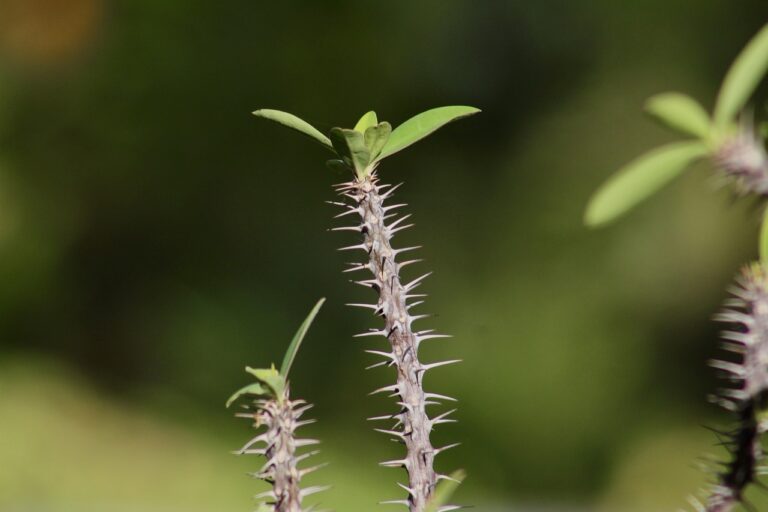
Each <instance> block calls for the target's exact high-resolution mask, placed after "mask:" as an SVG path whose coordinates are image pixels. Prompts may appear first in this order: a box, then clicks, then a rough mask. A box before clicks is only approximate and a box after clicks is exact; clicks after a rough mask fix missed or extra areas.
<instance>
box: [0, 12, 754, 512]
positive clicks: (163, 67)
mask: <svg viewBox="0 0 768 512" xmlns="http://www.w3.org/2000/svg"><path fill="white" fill-rule="evenodd" d="M765 21H766V5H765V2H764V0H645V1H643V2H625V1H616V0H590V1H586V0H581V1H578V0H546V1H536V2H533V1H492V0H488V1H478V0H475V1H470V0H461V1H460V0H442V1H440V0H427V1H420V2H406V1H401V0H396V1H389V2H362V1H358V2H350V1H341V0H325V1H309V0H307V1H292V0H283V1H281V2H254V1H246V0H230V1H227V2H208V1H202V0H185V1H180V0H176V1H173V0H165V1H158V0H113V1H109V0H0V510H2V511H3V512H21V511H25V512H26V511H35V512H41V511H44V512H48V511H51V512H60V511H77V512H89V511H94V512H96V511H99V512H101V511H142V512H155V511H157V512H166V511H168V512H170V511H182V510H183V511H185V512H197V511H212V510H216V511H223V512H230V511H231V512H234V511H238V510H250V509H251V508H252V501H251V496H252V495H253V494H255V493H257V492H260V491H262V490H263V486H262V485H261V484H260V483H259V482H256V481H251V480H250V479H249V478H248V477H247V476H245V472H246V471H248V470H254V469H256V468H257V467H258V466H259V462H260V461H258V460H256V459H247V458H237V457H234V456H233V455H231V454H230V453H229V451H230V450H232V449H235V448H238V447H239V446H240V444H241V443H242V442H243V441H244V440H246V439H247V438H248V436H249V435H250V431H249V429H248V425H247V424H246V423H244V422H240V421H238V420H235V419H233V418H232V417H231V412H230V411H226V410H225V409H224V401H225V400H226V398H227V396H228V395H229V393H230V392H231V391H233V390H234V389H236V388H237V387H239V386H240V385H242V384H244V383H245V382H247V381H248V378H247V376H246V374H245V373H244V372H243V371H242V370H243V367H244V366H245V365H246V364H250V365H264V364H268V363H269V362H270V361H279V359H280V357H281V356H282V353H283V350H284V348H285V346H286V344H287V343H288V341H289V340H290V337H291V335H292V333H293V331H294V330H295V328H296V327H297V326H298V324H299V322H300V321H301V320H302V319H303V318H304V316H305V314H306V312H307V311H308V310H309V308H310V306H311V305H312V304H313V303H314V301H315V300H316V299H317V298H318V297H320V296H326V297H328V302H327V304H326V306H325V307H324V309H323V311H322V312H321V314H320V316H319V317H318V319H317V321H316V323H315V325H314V327H313V329H312V331H311V332H310V335H309V336H308V338H307V340H306V342H305V345H304V347H303V348H302V352H301V353H300V354H299V357H298V359H297V362H296V365H295V367H294V370H293V377H294V385H293V388H294V394H295V395H297V396H301V397H304V398H306V399H308V400H310V401H312V402H315V403H316V404H317V405H316V408H315V416H316V417H317V418H318V419H319V422H318V423H317V424H316V425H313V426H312V427H308V428H307V433H309V434H311V435H313V436H319V437H321V438H322V439H323V440H324V450H323V453H322V455H321V456H320V457H319V458H321V459H323V460H325V461H328V462H331V463H332V464H331V466H330V467H329V468H328V469H325V470H323V471H321V472H318V473H317V474H316V476H314V477H313V481H315V482H318V483H328V484H332V485H333V486H334V487H333V490H332V491H330V492H328V493H326V494H325V495H321V498H320V500H321V501H322V503H323V504H324V505H326V506H328V507H331V508H334V509H336V510H339V511H342V512H343V511H352V510H354V511H360V510H374V509H375V508H376V505H374V503H376V502H377V501H380V500H384V499H394V498H397V497H400V496H401V494H402V491H401V490H400V489H399V488H397V487H396V486H395V485H394V481H395V480H396V478H397V477H398V476H402V475H398V473H396V472H395V471H394V470H390V469H383V468H379V467H377V466H376V462H377V461H380V460H384V458H391V456H393V455H395V454H397V453H398V450H399V447H398V446H396V445H392V443H389V442H388V441H387V440H386V439H385V438H384V437H383V436H381V435H380V434H377V433H374V432H373V431H372V430H371V428H370V425H369V424H366V422H365V421H364V419H363V418H365V417H367V416H371V415H376V414H382V413H384V412H386V411H389V410H391V409H392V407H393V405H392V403H391V402H390V401H388V400H387V399H369V398H368V397H366V394H367V393H368V392H369V391H370V390H372V389H374V388H375V387H378V386H379V385H382V384H383V383H386V382H388V381H389V380H390V379H391V375H390V374H389V373H387V372H386V371H381V370H379V371H373V372H365V371H363V368H364V367H365V366H366V365H368V364H370V359H369V357H368V356H367V355H366V354H364V353H363V352H362V350H361V347H362V345H361V344H359V343H355V342H353V341H352V339H351V336H352V335H353V334H354V333H356V332H359V331H361V330H364V329H366V328H368V327H373V326H376V325H378V324H377V323H376V319H373V318H370V317H368V316H367V315H366V314H365V313H364V312H360V311H357V310H352V309H350V308H346V307H345V306H344V303H346V302H357V301H359V300H360V299H364V298H370V295H369V294H368V293H366V290H363V289H359V290H358V289H356V288H358V287H355V286H353V285H350V284H349V283H348V282H347V280H348V277H347V275H343V276H342V274H341V273H340V270H341V269H342V268H343V266H344V263H345V262H346V261H348V259H347V258H348V256H347V255H346V254H342V253H338V252H336V250H335V249H336V248H337V247H340V246H342V245H348V244H349V243H352V242H351V240H353V239H352V238H350V237H347V236H345V235H343V234H338V233H328V232H327V229H328V228H330V227H332V226H333V225H334V223H333V222H332V221H331V216H332V215H333V214H335V213H337V211H336V210H334V208H333V207H331V206H329V205H327V204H325V203H324V201H326V200H333V199H334V195H333V192H332V189H331V184H333V183H337V182H339V181H342V180H343V179H345V176H340V175H335V174H334V173H332V172H331V171H328V170H327V169H326V168H325V167H324V165H323V162H324V160H325V158H326V157H327V155H326V153H324V151H323V150H322V148H320V147H319V146H317V145H315V144H312V143H311V142H308V141H307V140H305V139H302V138H301V137H298V136H296V135H295V134H294V133H290V132H289V131H288V130H285V129H282V128H279V127H277V126H274V125H271V124H269V123H266V122H264V121H259V120H257V119H255V118H253V117H252V116H251V115H250V112H251V111H252V110H254V109H256V108H259V107H271V108H279V109H284V110H288V111H290V112H294V113H296V114H298V115H301V116H302V117H304V118H306V119H308V120H310V121H311V122H313V123H314V124H315V125H317V126H319V127H320V128H321V129H323V130H326V129H328V128H330V127H331V126H336V125H344V126H350V125H352V124H354V122H355V121H356V119H357V118H358V116H359V115H361V114H362V113H363V112H365V111H366V110H369V109H375V110H376V111H378V113H379V117H380V118H382V119H385V120H389V121H391V122H393V124H397V123H400V122H402V121H403V120H405V119H406V118H408V117H409V116H411V115H413V114H415V113H417V112H419V111H422V110H425V109H427V108H431V107H434V106H440V105H447V104H468V105H473V106H477V107H480V108H481V109H483V113H482V114H481V115H478V116H475V117H473V118H470V119H467V120H464V121H461V122H460V123H457V124H455V125H451V126H449V127H447V128H445V129H444V130H442V131H441V132H440V133H438V134H437V135H435V136H433V137H431V138H429V139H428V140H426V141H424V142H423V143H421V144H418V145H416V146H414V147H413V148H412V149H410V150H409V151H407V152H405V153H403V154H401V155H398V156H397V157H393V158H391V159H389V160H387V162H385V163H384V165H383V167H382V168H381V176H382V177H383V179H384V180H387V181H393V182H400V181H405V185H404V186H403V187H402V189H401V192H400V194H399V199H402V200H403V201H404V202H407V203H409V204H410V211H411V213H413V214H414V218H415V222H416V227H415V228H413V229H411V230H409V231H408V232H406V233H405V234H403V235H402V236H401V237H400V240H399V243H400V244H402V245H412V244H421V245H423V246H424V249H423V250H422V251H421V256H422V257H424V258H426V260H427V262H426V263H424V264H420V265H419V266H418V267H419V268H414V269H413V270H411V269H410V268H409V275H417V274H418V273H421V272H423V271H425V270H433V271H434V272H435V275H434V276H433V277H431V278H430V279H429V280H428V281H427V282H426V284H425V285H423V287H424V290H425V291H426V292H427V293H429V294H430V299H429V302H428V308H427V309H428V310H430V311H433V312H435V313H437V314H438V316H437V317H436V318H434V319H433V320H432V324H433V326H434V327H436V328H437V329H439V330H441V331H444V332H448V333H451V334H454V335H455V338H453V339H452V340H449V341H447V342H444V343H442V342H441V343H437V344H435V345H433V346H430V347H427V348H426V349H425V353H426V359H428V360H432V359H437V358H439V357H447V358H455V357H460V358H462V359H464V363H463V364H462V365H457V366H452V367H448V368H446V369H442V370H438V371H435V372H434V375H430V376H429V378H428V380H427V386H428V387H429V388H430V389H431V390H434V391H436V392H440V393H446V394H452V395H454V396H457V397H458V398H459V400H460V403H459V406H460V408H459V412H458V416H457V417H458V418H459V420H460V422H459V423H458V424H456V425H447V426H445V427H444V428H440V429H439V430H437V431H436V434H435V437H436V441H437V443H438V444H443V443H448V442H454V441H456V440H460V441H462V443H463V444H462V446H461V447H459V448H457V449H455V450H451V451H450V452H448V453H446V454H445V455H443V456H441V457H442V458H443V460H441V461H440V469H443V470H446V471H447V470H451V469H454V468H456V467H463V468H465V469H466V470H467V471H468V473H469V475H470V476H469V478H468V480H467V482H466V484H465V485H464V486H462V489H461V490H460V492H459V495H458V497H457V498H458V500H459V501H460V502H463V503H473V504H475V505H476V509H477V510H478V511H502V510H515V511H550V512H554V511H562V512H567V511H586V510H590V511H591V510H595V511H601V512H603V511H604V512H608V511H610V512H617V511H619V512H621V511H637V512H648V511H663V510H675V509H677V508H678V507H680V506H684V503H685V502H684V500H685V497H686V496H687V495H688V494H689V493H691V492H693V491H694V490H695V489H696V487H697V486H698V485H700V484H701V483H702V482H703V480H704V476H703V475H702V474H701V473H700V472H699V471H698V470H697V469H696V468H695V467H694V466H695V463H696V460H697V457H698V456H700V455H702V454H704V453H707V452H712V450H713V448H712V444H713V438H712V437H711V436H710V434H708V433H707V432H706V431H705V430H704V429H703V428H702V427H701V425H702V424H715V425H716V424H719V423H720V422H722V421H724V420H725V418H723V416H722V415H720V414H719V413H718V412H717V411H716V410H715V409H714V407H713V406H709V405H708V404H707V403H706V400H705V396H706V394H707V393H708V392H709V391H711V390H712V389H713V387H714V386H715V382H714V380H713V378H712V372H711V371H710V370H709V369H707V367H706V365H705V361H706V360H707V358H709V357H711V356H712V355H713V354H715V353H716V338H717V327H716V326H715V325H714V324H713V323H712V322H711V321H710V317H711V315H712V314H713V313H714V312H715V311H716V309H717V308H718V305H719V303H720V302H721V301H722V299H723V297H724V291H723V290H724V288H725V286H726V285H727V283H728V282H729V280H730V279H731V277H732V276H733V274H734V273H735V272H736V270H737V269H738V267H739V266H740V265H741V264H742V263H745V262H746V261H748V260H749V259H750V258H752V257H754V255H755V252H756V250H755V233H756V229H757V214H756V205H754V204H745V203H744V202H738V203H736V202H734V201H733V198H732V197H733V196H732V194H731V193H730V191H728V190H723V189H721V188H719V187H718V186H717V184H716V183H715V180H713V178H712V175H711V172H710V169H708V168H707V167H706V166H703V165H702V166H700V167H698V168H697V169H696V170H695V171H694V172H692V173H689V174H688V175H686V177H685V178H683V179H682V180H679V181H677V182H676V183H675V184H674V185H673V186H672V187H670V188H668V189H667V190H666V191H664V192H663V193H662V194H661V195H659V196H658V197H656V198H654V199H653V200H651V201H649V202H648V203H647V204H644V205H643V206H642V207H641V208H639V209H638V210H637V211H635V212H633V213H632V214H631V215H630V216H629V217H628V218H626V219H625V220H624V221H622V222H621V223H620V224H617V225H615V226H612V227H610V228H608V229H605V230H601V231H596V232H589V231H587V230H586V229H584V228H583V227H582V225H581V216H582V211H583V207H584V205H585V202H586V200H587V198H588V197H589V195H590V193H591V192H592V191H593V190H594V189H595V188H596V187H597V185H598V184H599V183H601V182H602V180H603V179H605V178H606V177H607V176H608V175H609V174H610V173H611V172H612V171H613V170H614V169H615V168H616V167H618V166H619V165H621V164H623V163H624V162H626V161H627V160H629V159H630V158H632V157H634V156H635V155H637V154H638V153H640V152H641V151H643V150H644V149H646V148H649V147H651V146H652V145H654V144H657V143H659V142H663V141H666V140H672V139H673V138H674V137H675V136H674V135H673V134H671V133H669V132H667V131H665V130H664V129H661V128H658V127H656V126H655V125H654V124H653V123H652V122H650V121H649V120H647V119H646V118H645V117H644V116H643V115H642V114H641V105H642V102H643V100H644V99H645V98H646V97H647V96H649V95H651V94H653V93H656V92H661V91H665V90H683V91H686V92H690V93H691V94H693V95H694V96H696V97H698V98H700V99H701V100H702V102H704V103H705V104H707V105H711V104H712V100H713V98H714V96H715V94H716V91H717V88H718V86H719V81H720V79H721V77H722V75H723V74H724V72H725V70H726V69H727V67H728V65H729V63H730V62H731V60H732V59H733V57H734V56H735V55H736V54H737V52H738V51H739V50H740V49H741V47H742V46H743V45H744V44H745V43H746V41H747V40H748V39H749V38H750V37H751V36H752V35H753V34H754V33H755V32H756V31H757V29H758V28H759V27H760V26H761V25H762V24H763V23H764V22H765ZM762 98H763V99H764V98H765V95H764V94H763V96H762ZM763 104H764V103H763V102H762V100H760V101H758V102H757V103H756V105H757V106H758V107H759V108H758V109H757V110H758V112H762V105H763ZM414 267H415V266H414ZM755 500H756V503H757V504H758V505H759V506H761V507H762V506H768V501H766V496H765V495H762V496H760V495H758V496H756V497H755ZM760 500H763V501H762V502H761V501H760Z"/></svg>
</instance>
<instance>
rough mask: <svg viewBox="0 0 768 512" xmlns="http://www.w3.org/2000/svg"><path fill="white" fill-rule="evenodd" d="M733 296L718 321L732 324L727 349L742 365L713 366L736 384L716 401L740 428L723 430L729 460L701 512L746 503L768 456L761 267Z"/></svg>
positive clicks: (765, 301)
mask: <svg viewBox="0 0 768 512" xmlns="http://www.w3.org/2000/svg"><path fill="white" fill-rule="evenodd" d="M732 293H733V295H734V298H733V299H731V300H729V301H728V303H727V309H725V310H724V311H723V312H722V313H721V314H720V315H719V316H718V317H717V319H718V320H720V321H723V322H727V323H729V324H730V325H731V326H733V327H732V328H731V329H729V330H726V331H724V332H723V335H722V336H723V339H724V341H723V348H724V349H725V350H727V351H729V352H733V353H736V354H738V355H737V358H738V361H737V362H733V361H726V360H716V361H711V362H710V364H711V365H712V366H713V367H715V368H717V369H718V370H719V371H721V372H722V373H723V374H724V376H725V377H726V379H727V381H728V382H732V383H733V384H734V385H732V386H730V387H727V388H726V389H721V390H720V392H719V394H718V395H717V396H716V397H714V399H715V401H716V402H717V403H719V404H720V405H722V406H723V407H724V408H726V409H727V410H729V411H732V412H733V413H734V414H735V415H736V427H735V428H734V429H733V430H731V431H729V432H718V435H719V436H720V437H721V441H722V444H723V445H724V446H725V447H726V448H727V449H728V451H729V453H730V460H728V461H725V462H723V463H722V466H723V469H722V470H721V471H720V472H718V474H717V482H716V483H715V484H714V485H713V486H712V489H711V492H710V494H709V497H708V498H707V501H706V506H705V505H703V504H701V503H699V502H698V501H694V502H693V504H694V506H695V507H696V509H697V510H698V511H700V512H730V511H732V510H733V509H734V508H735V507H736V506H737V505H738V504H742V505H744V506H745V507H749V506H750V505H749V503H747V502H745V500H744V491H745V489H746V488H747V487H748V486H749V485H750V484H753V483H755V482H757V476H758V474H759V473H760V469H761V468H760V464H761V462H762V460H763V458H764V455H763V449H762V444H761V437H762V435H763V434H764V433H765V427H764V425H762V424H761V421H760V414H761V412H763V411H764V410H765V408H766V405H767V404H766V398H768V280H767V277H766V273H765V270H764V269H763V268H762V267H761V266H760V265H758V264H755V265H753V266H751V267H748V268H746V269H744V271H743V272H742V275H741V278H740V279H739V282H738V286H736V287H734V288H733V289H732Z"/></svg>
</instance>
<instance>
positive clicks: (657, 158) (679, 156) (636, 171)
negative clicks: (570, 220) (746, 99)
mask: <svg viewBox="0 0 768 512" xmlns="http://www.w3.org/2000/svg"><path fill="white" fill-rule="evenodd" d="M707 152H708V149H707V146H706V145H705V144H704V143H703V142H699V141H693V142H678V143H675V144H669V145H667V146H662V147H660V148H657V149H654V150H652V151H649V152H648V153H646V154H644V155H643V156H641V157H639V158H637V159H636V160H634V161H632V162H630V163H629V164H627V165H626V166H625V167H623V168H621V169H620V170H619V171H618V172H616V174H614V175H613V176H612V177H611V178H609V179H608V181H607V182H605V183H604V184H603V185H602V186H601V187H600V188H599V189H598V190H597V192H595V194H594V195H593V196H592V199H591V200H590V201H589V205H588V206H587V212H586V214H585V218H584V220H585V222H586V224H587V225H588V226H593V227H594V226H600V225H602V224H606V223H607V222H610V221H612V220H614V219H616V218H617V217H619V216H621V215H622V214H624V213H626V212H627V211H629V210H630V209H631V208H632V207H634V206H635V205H637V204H638V203H640V202H641V201H643V200H644V199H645V198H647V197H648V196H650V195H651V194H653V193H654V192H656V191H657V190H659V189H661V188H662V187H663V186H664V185H666V184H667V183H669V182H670V181H671V180H672V179H674V178H675V177H676V176H678V175H679V174H680V173H682V172H683V171H684V170H685V169H686V168H687V167H688V166H689V165H690V164H691V163H693V162H694V161H695V160H697V159H699V158H701V157H703V156H706V155H707Z"/></svg>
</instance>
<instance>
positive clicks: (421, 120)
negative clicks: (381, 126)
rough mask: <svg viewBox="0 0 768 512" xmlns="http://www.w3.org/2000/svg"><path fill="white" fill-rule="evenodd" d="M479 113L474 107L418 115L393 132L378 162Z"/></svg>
mask: <svg viewBox="0 0 768 512" xmlns="http://www.w3.org/2000/svg"><path fill="white" fill-rule="evenodd" d="M477 112H480V110H479V109H476V108H474V107H463V106H454V107H439V108H433V109H432V110H427V111H426V112H422V113H421V114H417V115H415V116H413V117H412V118H410V119H409V120H407V121H406V122H404V123H403V124H401V125H400V126H398V127H397V128H395V129H394V130H393V131H392V135H391V136H390V137H389V140H388V141H387V143H386V144H385V145H384V148H383V149H382V150H381V153H380V154H379V157H378V160H382V159H384V158H387V157H388V156H390V155H393V154H395V153H397V152H398V151H400V150H402V149H405V148H407V147H408V146H410V145H411V144H413V143H414V142H418V141H419V140H421V139H423V138H424V137H426V136H427V135H429V134H431V133H432V132H434V131H435V130H437V129H438V128H440V127H442V126H445V125H446V124H448V123H450V122H451V121H456V120H457V119H461V118H462V117H467V116H470V115H472V114H476V113H477Z"/></svg>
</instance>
